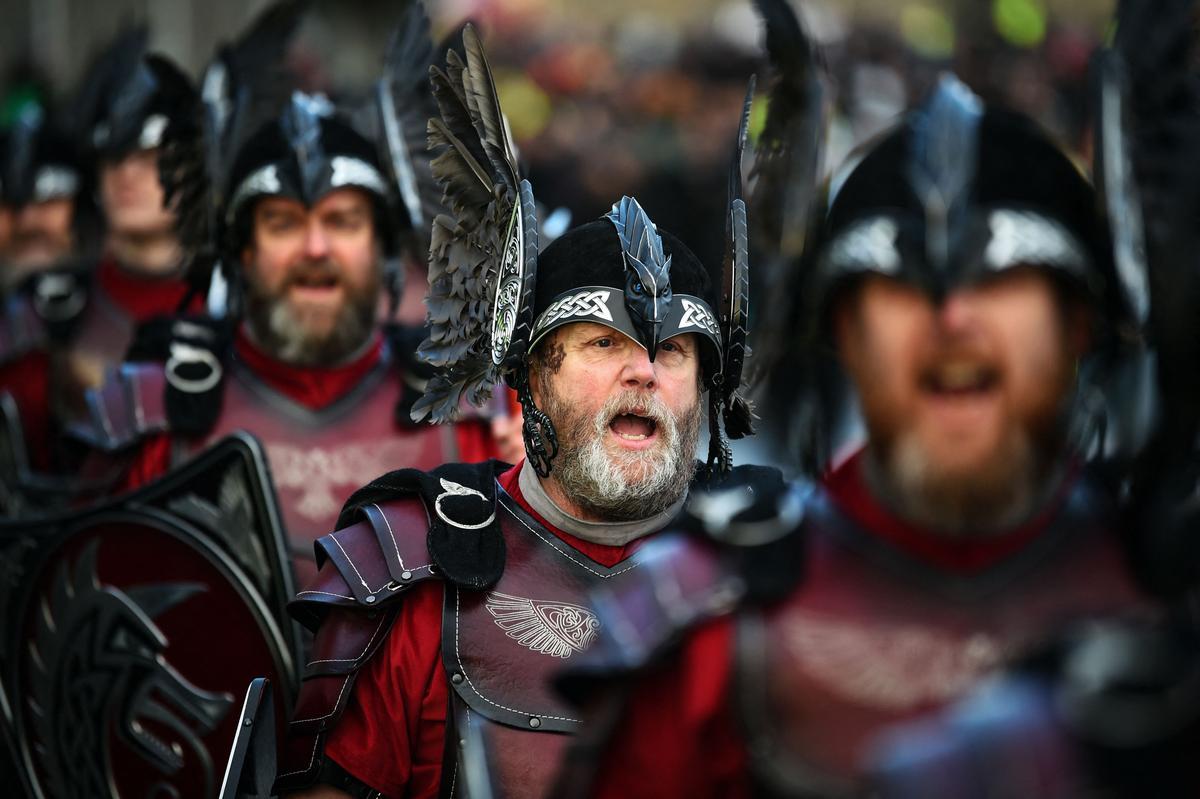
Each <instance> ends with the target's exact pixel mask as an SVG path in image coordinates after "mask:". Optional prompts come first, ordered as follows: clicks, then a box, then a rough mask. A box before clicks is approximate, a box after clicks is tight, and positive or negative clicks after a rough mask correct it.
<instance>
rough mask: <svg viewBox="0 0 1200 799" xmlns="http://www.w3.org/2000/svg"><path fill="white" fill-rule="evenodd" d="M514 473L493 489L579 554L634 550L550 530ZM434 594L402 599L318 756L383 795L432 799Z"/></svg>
mask: <svg viewBox="0 0 1200 799" xmlns="http://www.w3.org/2000/svg"><path fill="white" fill-rule="evenodd" d="M520 470H521V464H518V465H516V466H514V467H513V468H512V469H509V470H508V471H507V472H505V473H504V474H502V475H501V476H500V477H499V478H498V479H499V483H500V486H501V487H502V488H503V489H504V490H505V491H506V492H508V494H509V495H510V496H512V498H513V499H514V500H516V502H517V503H518V504H519V505H520V506H521V508H522V509H523V510H525V511H526V512H528V513H529V514H530V515H532V516H533V517H534V518H536V519H537V520H538V521H539V522H541V524H542V525H543V526H544V527H545V528H546V529H547V530H550V531H551V532H553V533H554V534H555V535H557V536H558V537H559V538H560V539H562V540H563V541H564V542H565V543H567V544H569V545H570V546H571V547H573V548H574V549H575V550H577V551H578V552H580V553H581V554H583V555H585V556H586V557H588V558H590V559H592V560H593V561H595V562H597V563H600V564H602V565H604V566H608V567H611V566H614V565H616V564H617V563H620V562H621V561H623V560H625V558H627V557H629V555H630V554H632V552H633V550H634V549H635V548H636V547H637V545H638V543H639V542H636V541H635V542H633V543H630V544H627V545H625V546H605V545H603V544H593V543H590V542H587V541H583V540H580V539H578V538H576V537H574V536H572V535H569V534H568V533H565V532H563V531H562V530H559V529H557V528H555V527H552V526H551V525H549V524H548V523H547V522H546V520H545V519H543V518H541V517H540V516H538V514H537V513H536V512H535V511H534V510H533V509H532V508H531V507H530V506H529V503H528V502H526V501H525V498H524V496H522V494H521V489H520V486H519V484H518V480H517V477H518V475H519V474H520ZM442 590H443V589H442V585H441V584H440V583H438V582H432V581H431V582H425V583H422V584H420V585H418V586H415V587H414V588H413V589H412V591H411V592H410V593H408V594H407V595H406V596H405V598H404V601H403V603H402V604H401V606H400V610H399V612H398V614H397V616H396V621H395V623H394V625H393V627H392V629H391V632H390V633H389V635H388V639H387V642H386V643H385V644H384V646H383V648H382V649H380V651H379V652H378V654H376V655H375V657H374V658H372V660H371V661H370V662H369V663H368V664H367V665H366V666H364V667H363V670H362V672H361V673H360V674H359V676H358V680H357V682H355V684H354V689H353V691H352V692H351V695H350V699H349V701H348V702H347V704H346V710H345V714H344V715H343V716H342V718H341V719H340V721H339V722H338V725H337V727H335V728H334V729H333V731H332V732H331V733H330V735H329V738H328V741H327V743H326V748H325V752H326V754H327V755H328V756H329V757H331V758H332V759H333V760H334V761H335V762H336V763H337V764H338V765H339V766H341V767H342V768H343V769H345V770H346V771H347V772H349V773H350V774H352V775H354V776H355V777H356V778H357V779H359V780H361V781H362V782H364V783H366V784H367V785H369V786H371V787H372V788H374V789H375V790H377V791H382V792H383V794H384V795H385V796H389V797H399V796H409V797H433V796H437V795H438V790H439V787H440V783H441V777H442V757H443V747H444V743H445V741H444V736H445V729H446V708H447V705H448V702H449V693H448V692H449V684H448V681H447V679H446V673H445V671H444V670H443V668H442V653H441V646H442Z"/></svg>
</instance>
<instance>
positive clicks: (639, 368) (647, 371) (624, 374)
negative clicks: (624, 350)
mask: <svg viewBox="0 0 1200 799" xmlns="http://www.w3.org/2000/svg"><path fill="white" fill-rule="evenodd" d="M657 383H658V381H657V380H656V378H655V372H654V364H653V363H651V362H650V354H649V353H648V352H646V351H645V350H644V349H642V348H641V347H629V356H628V357H627V358H626V360H625V366H624V368H623V369H622V371H621V385H623V386H625V387H626V388H643V389H651V388H654V387H655V386H656V385H657Z"/></svg>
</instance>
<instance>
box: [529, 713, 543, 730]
mask: <svg viewBox="0 0 1200 799" xmlns="http://www.w3.org/2000/svg"><path fill="white" fill-rule="evenodd" d="M529 726H530V727H533V728H534V729H535V730H536V729H537V728H538V727H540V726H542V720H541V719H539V718H538V717H537V716H530V717H529Z"/></svg>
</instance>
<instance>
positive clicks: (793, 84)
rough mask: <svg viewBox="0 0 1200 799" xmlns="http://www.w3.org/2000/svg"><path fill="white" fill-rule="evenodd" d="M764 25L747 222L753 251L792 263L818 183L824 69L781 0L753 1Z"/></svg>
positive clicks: (801, 246)
mask: <svg viewBox="0 0 1200 799" xmlns="http://www.w3.org/2000/svg"><path fill="white" fill-rule="evenodd" d="M755 6H756V7H757V8H758V13H759V15H760V16H761V17H762V18H763V23H764V25H765V27H766V47H767V55H768V57H769V59H770V64H771V79H770V81H769V88H768V96H767V119H766V124H765V125H764V126H763V130H762V133H761V134H760V135H759V137H758V142H757V146H756V148H755V160H754V167H753V169H752V170H751V179H752V180H753V181H754V191H753V194H752V195H751V200H750V209H751V213H750V219H751V221H752V222H753V224H754V230H753V231H752V236H753V239H754V249H755V250H756V251H760V252H764V253H778V255H779V256H780V257H781V258H783V259H795V258H798V257H799V256H800V254H801V252H802V251H803V249H804V239H805V233H806V232H807V230H808V221H809V212H810V208H811V207H812V201H813V197H814V196H815V194H816V191H815V188H816V186H817V182H818V180H819V179H820V168H821V158H822V151H823V143H824V130H825V122H826V102H827V97H826V95H827V92H826V89H825V81H824V70H823V65H822V62H821V59H820V57H819V54H818V53H817V50H816V48H815V46H814V45H813V44H812V42H811V41H810V39H809V38H808V35H807V34H806V33H805V31H804V27H803V26H802V25H801V23H800V20H799V19H798V18H797V17H796V13H795V11H793V10H792V7H791V5H789V3H788V0H755Z"/></svg>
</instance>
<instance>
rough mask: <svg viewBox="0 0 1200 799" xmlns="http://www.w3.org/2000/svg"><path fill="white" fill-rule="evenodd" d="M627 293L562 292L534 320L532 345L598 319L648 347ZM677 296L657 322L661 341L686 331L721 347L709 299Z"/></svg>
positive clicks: (589, 289)
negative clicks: (557, 331)
mask: <svg viewBox="0 0 1200 799" xmlns="http://www.w3.org/2000/svg"><path fill="white" fill-rule="evenodd" d="M624 296H625V295H624V290H623V289H619V288H616V287H614V286H581V287H580V288H578V289H573V290H571V291H568V292H565V293H563V294H561V295H559V297H558V298H557V299H555V300H554V301H553V302H551V303H550V306H549V307H548V308H546V310H544V311H542V312H541V313H540V314H538V317H537V319H536V320H534V323H533V340H532V341H531V342H530V348H531V349H532V348H533V347H535V346H537V344H538V343H539V342H540V341H541V340H542V339H543V338H545V337H546V335H547V334H548V333H550V332H551V331H553V330H555V329H556V328H559V327H562V326H563V325H567V324H571V323H572V322H595V323H597V324H601V325H606V326H607V327H611V328H612V329H613V330H618V331H620V332H622V333H624V334H625V335H627V336H629V337H630V338H631V339H633V340H634V341H636V342H637V343H638V344H640V345H641V346H642V347H644V348H646V349H647V350H649V349H650V346H649V343H648V342H647V341H646V340H645V339H644V337H643V330H644V329H643V328H642V327H639V326H638V325H637V324H636V323H635V322H634V320H633V318H632V317H631V316H630V314H629V310H628V308H627V306H626V304H625V302H623V297H624ZM674 299H675V301H674V302H673V303H672V304H671V307H670V309H669V310H668V311H667V313H666V315H665V317H664V318H663V319H662V320H661V321H660V322H659V323H658V325H659V327H658V329H659V331H660V339H659V340H660V341H666V340H667V339H669V338H671V337H672V336H678V335H681V334H683V333H697V334H699V335H701V336H704V337H705V338H707V339H709V340H711V341H712V343H713V344H715V345H716V346H717V347H718V348H719V347H720V345H721V332H720V329H719V328H718V326H717V317H716V315H715V314H714V313H713V311H712V308H711V307H710V306H709V304H708V302H707V301H706V300H704V299H703V298H701V297H696V296H694V295H690V294H676V295H675V296H674Z"/></svg>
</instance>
